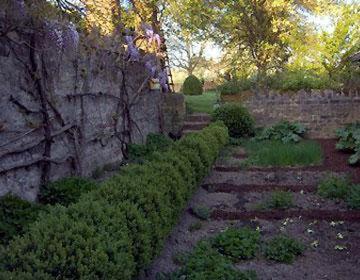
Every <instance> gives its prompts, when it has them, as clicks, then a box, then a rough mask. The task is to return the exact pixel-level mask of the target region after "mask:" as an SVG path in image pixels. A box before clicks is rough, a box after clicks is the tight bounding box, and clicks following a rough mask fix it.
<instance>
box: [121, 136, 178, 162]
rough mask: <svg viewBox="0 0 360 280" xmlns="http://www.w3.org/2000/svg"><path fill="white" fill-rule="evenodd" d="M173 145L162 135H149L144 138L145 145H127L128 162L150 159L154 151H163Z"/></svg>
mask: <svg viewBox="0 0 360 280" xmlns="http://www.w3.org/2000/svg"><path fill="white" fill-rule="evenodd" d="M172 144H173V141H172V140H171V139H170V138H169V137H167V136H165V135H163V134H157V133H150V134H148V136H147V137H146V142H145V145H142V144H128V156H129V159H130V160H135V161H136V160H139V159H145V158H150V157H151V154H152V153H153V152H155V151H164V150H166V149H168V148H169V147H170V146H171V145H172Z"/></svg>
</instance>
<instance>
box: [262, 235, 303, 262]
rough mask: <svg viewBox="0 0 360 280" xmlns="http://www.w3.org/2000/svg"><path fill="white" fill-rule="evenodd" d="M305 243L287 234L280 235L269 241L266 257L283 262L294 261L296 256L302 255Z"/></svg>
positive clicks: (266, 247)
mask: <svg viewBox="0 0 360 280" xmlns="http://www.w3.org/2000/svg"><path fill="white" fill-rule="evenodd" d="M304 250H305V247H304V245H303V244H302V243H301V242H299V241H297V240H296V239H293V238H291V237H288V236H285V235H279V236H276V237H274V238H273V239H271V240H270V241H268V242H267V244H266V246H265V257H266V258H267V259H268V260H274V261H277V262H282V263H293V262H294V260H295V257H297V256H299V255H302V253H303V252H304Z"/></svg>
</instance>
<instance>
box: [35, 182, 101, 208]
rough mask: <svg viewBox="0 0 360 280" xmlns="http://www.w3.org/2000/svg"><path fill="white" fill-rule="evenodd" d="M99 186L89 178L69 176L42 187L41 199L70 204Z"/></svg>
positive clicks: (45, 201) (50, 202)
mask: <svg viewBox="0 0 360 280" xmlns="http://www.w3.org/2000/svg"><path fill="white" fill-rule="evenodd" d="M96 188H97V184H96V183H95V182H94V181H91V180H89V179H85V178H80V177H69V178H64V179H60V180H58V181H55V182H52V183H49V184H47V185H45V186H42V187H41V188H40V193H39V201H40V202H41V203H43V204H51V205H54V204H57V203H58V204H61V205H63V206H68V205H69V204H71V203H74V202H77V201H78V200H79V198H80V196H81V195H82V194H83V193H86V192H89V191H91V190H94V189H96Z"/></svg>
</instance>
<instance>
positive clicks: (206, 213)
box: [191, 205, 211, 221]
mask: <svg viewBox="0 0 360 280" xmlns="http://www.w3.org/2000/svg"><path fill="white" fill-rule="evenodd" d="M191 210H192V212H193V214H194V215H195V216H196V217H197V218H199V219H201V220H204V221H206V220H209V218H210V215H211V210H210V208H209V207H206V206H202V205H198V206H195V207H192V209H191Z"/></svg>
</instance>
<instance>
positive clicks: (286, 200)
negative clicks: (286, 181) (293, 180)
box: [264, 191, 293, 209]
mask: <svg viewBox="0 0 360 280" xmlns="http://www.w3.org/2000/svg"><path fill="white" fill-rule="evenodd" d="M264 206H265V208H270V209H287V208H290V207H292V206H293V195H292V193H290V192H284V191H275V192H273V193H272V194H271V196H270V198H269V199H268V200H267V201H266V202H265V205H264Z"/></svg>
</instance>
